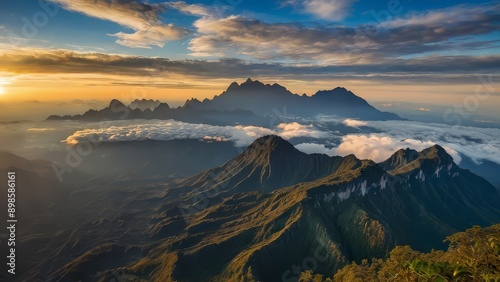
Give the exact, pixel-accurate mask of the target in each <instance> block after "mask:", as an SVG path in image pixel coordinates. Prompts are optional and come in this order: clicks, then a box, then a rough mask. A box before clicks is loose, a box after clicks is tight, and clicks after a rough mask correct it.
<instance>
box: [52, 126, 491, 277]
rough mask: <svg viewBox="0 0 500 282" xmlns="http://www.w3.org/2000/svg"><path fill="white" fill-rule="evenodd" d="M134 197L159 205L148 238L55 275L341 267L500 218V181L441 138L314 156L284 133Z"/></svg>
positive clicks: (101, 248)
mask: <svg viewBox="0 0 500 282" xmlns="http://www.w3.org/2000/svg"><path fill="white" fill-rule="evenodd" d="M161 191H162V192H161ZM143 193H147V191H143ZM127 204H128V205H130V206H131V207H136V208H134V210H136V211H135V212H136V213H137V207H139V206H142V207H147V208H148V209H149V210H150V211H151V214H150V216H149V218H148V220H147V224H148V227H147V230H146V231H145V232H146V233H147V236H148V237H149V239H147V240H141V241H145V243H143V244H139V243H138V242H140V241H132V242H135V243H132V242H131V241H127V242H121V241H120V240H118V241H113V242H109V241H107V242H106V243H102V244H100V245H98V246H96V247H95V248H93V249H91V250H88V251H87V252H85V253H84V254H82V255H80V256H79V257H77V258H76V259H74V260H73V261H71V262H69V263H67V264H66V265H65V266H64V267H61V268H59V270H58V271H57V272H56V273H55V277H56V278H57V279H56V280H58V281H72V280H75V279H82V277H83V278H84V279H87V280H94V281H98V280H99V279H101V281H108V280H109V279H114V278H116V275H117V273H119V275H120V277H121V278H123V279H125V281H128V280H127V279H129V280H131V281H132V280H133V281H264V282H265V281H282V280H284V281H287V280H286V279H288V278H289V277H290V276H293V270H294V267H295V266H298V267H299V268H302V270H304V269H303V268H304V265H309V268H313V267H312V266H311V265H314V270H315V271H318V272H320V273H323V274H327V275H332V274H333V273H335V271H336V270H338V269H339V268H340V267H342V266H344V265H346V264H348V263H349V262H350V261H357V262H360V261H361V260H362V259H365V258H372V257H385V256H387V255H388V253H389V252H390V250H391V249H392V248H393V247H394V246H396V245H406V244H409V245H411V246H412V247H413V248H415V249H417V250H422V251H428V250H430V249H431V248H438V249H439V248H443V247H444V245H443V242H442V240H443V239H444V238H445V236H447V235H450V234H452V233H455V232H456V231H458V230H464V229H466V228H468V227H470V226H472V225H474V224H479V225H490V224H492V223H498V222H499V221H500V208H499V207H500V196H499V194H498V191H497V190H496V189H495V188H494V187H493V186H492V185H491V184H490V183H488V182H487V181H486V180H484V179H482V178H481V177H479V176H477V175H475V174H473V173H471V172H470V171H468V170H464V169H461V168H460V167H459V166H457V165H456V164H455V163H454V162H453V158H452V157H451V156H450V155H449V154H448V153H447V152H446V151H445V149H443V148H442V147H440V146H439V145H434V146H432V147H430V148H427V149H425V150H422V151H420V152H417V151H414V150H411V149H406V150H399V151H397V152H395V153H394V154H393V155H392V156H391V157H390V158H389V159H387V160H385V161H383V162H381V163H375V162H373V161H371V160H360V159H357V158H356V157H355V156H354V155H348V156H345V157H339V156H334V157H329V156H326V155H321V154H305V153H302V152H300V151H298V150H297V149H295V147H294V146H293V145H291V144H290V143H288V141H285V140H284V139H282V138H280V137H278V136H265V137H261V138H259V139H257V140H255V141H254V142H253V143H252V144H251V145H250V146H249V147H247V148H246V150H244V151H243V152H242V153H241V154H239V155H238V156H236V157H234V158H232V159H231V160H229V161H227V162H226V163H224V164H222V165H220V166H217V167H215V168H212V169H209V170H206V171H204V172H202V173H200V174H197V175H194V176H192V177H188V178H185V179H183V180H178V181H174V182H169V183H165V184H164V186H163V188H161V190H155V192H154V194H151V195H150V196H143V197H141V202H136V203H135V204H134V203H133V202H130V201H128V203H127ZM141 214H142V215H143V216H144V212H141ZM95 240H98V239H97V238H96V239H95ZM104 241H105V240H104ZM102 261H109V263H101V262H102ZM290 281H291V280H290Z"/></svg>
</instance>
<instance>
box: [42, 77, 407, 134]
mask: <svg viewBox="0 0 500 282" xmlns="http://www.w3.org/2000/svg"><path fill="white" fill-rule="evenodd" d="M285 108H286V111H287V112H288V113H292V114H294V115H297V116H301V117H314V116H316V115H317V114H318V113H322V114H329V115H336V116H339V117H346V118H361V119H366V120H402V118H401V117H399V116H397V115H396V114H393V113H388V112H381V111H379V110H377V109H375V108H374V107H372V106H371V105H370V104H369V103H368V102H367V101H366V100H364V99H363V98H361V97H358V96H356V95H355V94H354V93H352V92H351V91H348V90H347V89H345V88H342V87H337V88H334V89H332V90H322V91H318V92H316V93H315V94H314V95H312V96H307V95H298V94H293V93H292V92H290V91H289V90H288V89H286V88H285V87H283V86H281V85H279V84H277V83H275V84H273V85H270V84H264V83H262V82H260V81H258V80H252V79H250V78H249V79H247V81H245V82H244V83H242V84H238V83H237V82H233V83H231V84H230V85H229V87H228V88H227V89H226V90H225V91H223V92H222V93H221V94H219V95H216V96H214V97H213V98H212V99H208V98H206V99H204V100H203V101H200V100H198V99H196V98H191V99H188V100H186V102H185V103H184V105H183V106H182V107H177V108H171V107H170V106H169V105H168V104H167V103H164V102H160V101H157V100H156V101H155V100H145V99H142V100H137V99H136V100H134V101H133V102H132V103H131V104H130V105H128V106H127V105H125V104H124V103H122V102H121V101H119V100H117V99H113V100H112V101H111V102H110V104H109V106H108V107H106V108H104V109H101V110H93V109H92V110H88V111H87V112H85V113H84V114H81V115H74V116H68V115H66V116H57V115H51V116H49V117H48V118H47V120H91V121H95V120H105V119H109V120H120V119H175V120H179V121H186V122H197V123H207V124H213V125H237V124H244V125H261V126H269V117H272V116H276V115H277V113H279V112H280V111H282V110H283V109H285Z"/></svg>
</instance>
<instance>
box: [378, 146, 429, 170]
mask: <svg viewBox="0 0 500 282" xmlns="http://www.w3.org/2000/svg"><path fill="white" fill-rule="evenodd" d="M418 157H419V152H418V151H416V150H413V149H410V148H406V149H399V150H398V151H396V152H395V153H394V154H392V156H390V157H389V158H388V159H387V160H385V161H383V162H381V163H379V165H380V166H381V167H382V168H383V169H385V170H387V171H389V170H393V169H395V168H398V167H402V166H405V165H407V164H409V163H411V162H413V161H414V160H416V159H417V158H418Z"/></svg>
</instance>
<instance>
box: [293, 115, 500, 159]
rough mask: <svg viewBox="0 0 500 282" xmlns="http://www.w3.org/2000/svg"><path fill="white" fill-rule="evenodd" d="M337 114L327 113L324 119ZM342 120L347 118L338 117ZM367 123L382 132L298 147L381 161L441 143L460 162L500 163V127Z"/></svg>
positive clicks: (328, 119)
mask: <svg viewBox="0 0 500 282" xmlns="http://www.w3.org/2000/svg"><path fill="white" fill-rule="evenodd" d="M333 120H334V119H333V118H328V117H323V121H324V122H333ZM337 122H338V123H341V122H343V121H337ZM365 123H366V125H367V126H368V127H370V128H373V129H374V130H377V131H379V132H382V133H370V132H366V131H364V132H362V133H359V134H348V135H345V136H343V137H342V138H341V140H340V141H339V142H338V144H336V145H335V146H331V145H328V146H325V144H321V143H303V144H299V145H297V146H296V147H297V148H298V149H299V150H302V151H304V152H306V153H322V154H327V155H341V156H345V155H348V154H354V155H356V156H357V157H358V158H362V159H372V160H374V161H377V162H380V161H383V160H385V159H387V158H389V157H390V156H391V155H392V154H393V153H394V152H395V151H397V150H399V149H405V148H412V149H415V150H422V149H424V148H427V147H430V146H432V145H434V144H439V145H441V146H443V148H445V149H446V151H447V152H448V153H449V154H450V155H451V156H452V157H453V159H454V161H455V162H456V163H460V162H461V160H462V156H467V157H468V158H470V159H472V161H474V162H475V163H476V164H480V163H481V162H482V161H483V160H488V161H491V162H494V163H497V164H500V138H499V137H500V129H498V128H477V127H469V126H460V127H452V126H449V125H445V124H437V123H422V122H414V121H366V122H365ZM369 130H371V129H369Z"/></svg>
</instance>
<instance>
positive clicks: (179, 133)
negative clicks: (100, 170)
mask: <svg viewBox="0 0 500 282" xmlns="http://www.w3.org/2000/svg"><path fill="white" fill-rule="evenodd" d="M271 134H274V135H280V136H282V137H283V138H285V139H291V138H296V137H310V138H327V137H328V133H326V132H322V131H319V130H318V129H316V128H315V127H314V126H312V125H301V124H298V123H296V122H292V123H287V124H285V123H282V124H279V125H277V126H276V128H275V129H268V128H263V127H258V126H241V125H238V126H213V125H206V124H192V123H185V122H180V121H174V120H168V121H140V122H132V123H131V122H130V121H112V122H105V123H103V124H102V127H101V128H93V129H92V128H91V129H85V130H80V131H76V132H75V133H73V134H72V135H71V136H69V137H68V138H66V140H64V142H65V143H67V144H71V145H74V144H78V143H80V142H89V141H90V142H96V141H97V142H120V141H140V140H145V139H153V140H175V139H205V140H229V141H233V142H234V143H235V145H236V146H238V147H242V146H248V145H250V144H251V143H252V142H253V141H255V139H257V138H259V137H261V136H264V135H271Z"/></svg>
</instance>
